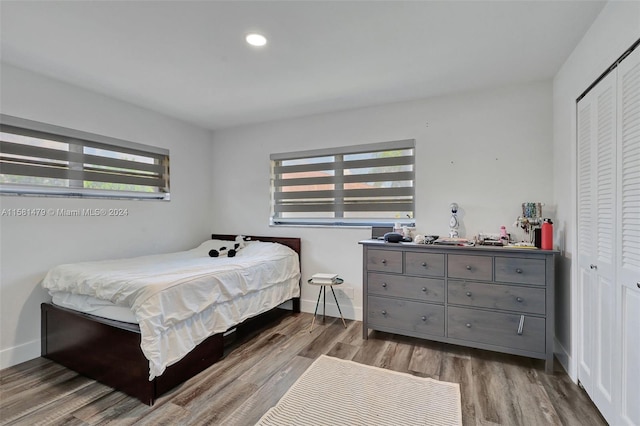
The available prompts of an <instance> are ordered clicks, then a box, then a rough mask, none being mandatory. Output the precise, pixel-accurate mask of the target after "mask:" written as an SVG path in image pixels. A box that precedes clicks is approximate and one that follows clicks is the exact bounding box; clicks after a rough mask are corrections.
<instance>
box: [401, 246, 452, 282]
mask: <svg viewBox="0 0 640 426" xmlns="http://www.w3.org/2000/svg"><path fill="white" fill-rule="evenodd" d="M404 271H405V274H407V275H419V276H422V277H444V254H432V253H413V252H407V253H405V255H404Z"/></svg>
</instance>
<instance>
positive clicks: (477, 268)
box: [447, 254, 493, 281]
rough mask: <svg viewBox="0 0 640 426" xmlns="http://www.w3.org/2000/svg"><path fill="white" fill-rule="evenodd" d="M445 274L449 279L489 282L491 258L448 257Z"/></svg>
mask: <svg viewBox="0 0 640 426" xmlns="http://www.w3.org/2000/svg"><path fill="white" fill-rule="evenodd" d="M448 260H449V265H448V267H447V273H448V276H449V277H450V278H462V279H472V280H483V281H491V279H492V278H493V258H491V257H488V256H465V255H461V254H450V255H448Z"/></svg>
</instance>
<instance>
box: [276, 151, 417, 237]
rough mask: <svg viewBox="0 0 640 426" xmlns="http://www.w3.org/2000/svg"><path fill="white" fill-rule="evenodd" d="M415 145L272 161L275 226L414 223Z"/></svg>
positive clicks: (283, 156)
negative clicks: (294, 224) (295, 224)
mask: <svg viewBox="0 0 640 426" xmlns="http://www.w3.org/2000/svg"><path fill="white" fill-rule="evenodd" d="M414 165H415V141H414V140H413V139H411V140H402V141H393V142H383V143H376V144H368V145H356V146H349V147H342V148H328V149H318V150H313V151H302V152H291V153H283V154H272V155H271V222H272V223H273V224H293V223H297V224H326V225H377V224H382V225H387V224H390V223H395V222H411V223H412V222H413V220H414V219H413V218H414V214H413V213H414V194H415V187H414V178H415V171H414Z"/></svg>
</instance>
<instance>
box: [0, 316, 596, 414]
mask: <svg viewBox="0 0 640 426" xmlns="http://www.w3.org/2000/svg"><path fill="white" fill-rule="evenodd" d="M311 318H312V315H311V314H304V313H303V314H297V315H290V316H287V317H285V318H283V319H281V320H280V321H278V322H276V323H274V324H272V325H270V326H267V327H265V328H264V329H262V330H260V331H259V332H258V333H257V334H256V335H255V336H253V337H252V338H251V339H249V340H248V339H245V340H244V341H239V342H235V343H234V344H233V345H232V346H231V347H230V348H229V350H228V351H227V353H226V355H225V358H224V359H223V360H221V361H220V362H218V363H217V364H215V365H213V366H212V367H210V368H209V369H207V370H205V371H203V372H202V373H200V374H199V375H198V376H196V377H194V378H192V379H191V380H189V381H188V382H186V383H183V384H182V385H180V386H178V387H177V388H175V389H173V390H172V391H171V392H169V393H167V394H165V395H164V396H162V397H161V398H160V399H159V400H158V401H157V402H156V404H155V405H154V406H153V407H149V406H146V405H143V404H142V403H140V402H139V401H137V400H136V399H133V398H131V397H128V396H126V395H124V394H122V393H120V392H116V391H114V390H113V389H111V388H109V387H107V386H104V385H101V384H99V383H96V382H95V381H93V380H90V379H87V378H85V377H82V376H79V375H77V374H76V373H74V372H72V371H70V370H68V369H66V368H64V367H62V366H60V365H58V364H56V363H54V362H51V361H49V360H46V359H44V358H37V359H35V360H31V361H28V362H25V363H23V364H20V365H17V366H14V367H12V368H8V369H5V370H3V371H1V372H0V424H2V425H36V424H54V425H102V424H107V423H112V424H118V425H205V424H207V425H240V426H243V425H252V424H254V423H255V422H256V421H257V420H258V419H259V418H260V417H261V416H262V414H264V413H265V412H266V411H267V410H268V409H269V408H270V407H271V406H273V405H275V404H276V402H277V401H278V400H279V399H280V397H281V396H282V395H283V394H284V393H285V392H286V391H287V389H288V388H289V387H290V386H291V385H292V384H293V383H294V382H295V381H296V379H297V378H298V377H300V375H301V374H302V373H303V372H304V371H305V370H306V369H307V368H308V367H309V365H311V363H312V362H313V361H314V360H315V359H316V358H317V357H318V356H319V355H321V354H327V355H330V356H334V357H338V358H342V359H350V360H353V361H356V362H360V363H363V364H368V365H374V366H378V367H382V368H387V369H390V370H395V371H401V372H408V373H411V374H414V375H417V376H421V377H432V378H435V379H438V380H444V381H449V382H455V383H459V384H460V390H461V397H462V416H463V422H464V424H465V425H581V426H583V425H605V424H606V422H605V421H604V420H603V418H602V417H601V416H600V414H599V413H598V411H597V409H596V408H595V407H594V405H593V404H592V403H591V402H590V400H589V399H588V397H587V396H586V394H585V393H584V391H583V390H581V389H580V388H579V387H578V386H577V385H575V384H574V383H572V382H571V380H570V379H569V377H568V376H567V375H566V373H565V372H564V371H563V370H562V368H561V367H559V366H557V364H558V363H557V362H556V370H555V372H554V374H553V375H549V374H546V373H545V372H544V363H543V362H542V361H540V360H532V359H529V358H524V357H517V356H510V355H503V354H498V353H494V352H488V351H481V350H475V349H469V348H463V347H459V346H453V345H446V344H441V343H435V342H428V341H423V340H419V339H413V338H406V337H401V336H396V335H392V334H388V333H381V332H370V335H369V339H368V340H363V339H362V323H361V322H358V321H348V322H347V328H346V329H345V328H344V327H343V325H342V323H341V322H340V320H339V319H338V320H337V321H336V320H335V319H334V318H327V322H326V323H324V324H323V323H322V321H320V324H318V323H317V322H316V324H318V325H316V327H315V328H314V330H313V332H312V333H310V332H309V326H310V324H311ZM327 409H328V410H329V409H331V407H327Z"/></svg>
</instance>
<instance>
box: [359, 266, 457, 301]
mask: <svg viewBox="0 0 640 426" xmlns="http://www.w3.org/2000/svg"><path fill="white" fill-rule="evenodd" d="M367 288H368V293H369V294H370V295H371V294H372V295H379V296H391V297H403V298H405V299H415V300H416V301H420V302H440V303H444V280H443V279H436V278H418V277H407V276H403V275H386V274H378V273H369V274H368V275H367Z"/></svg>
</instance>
